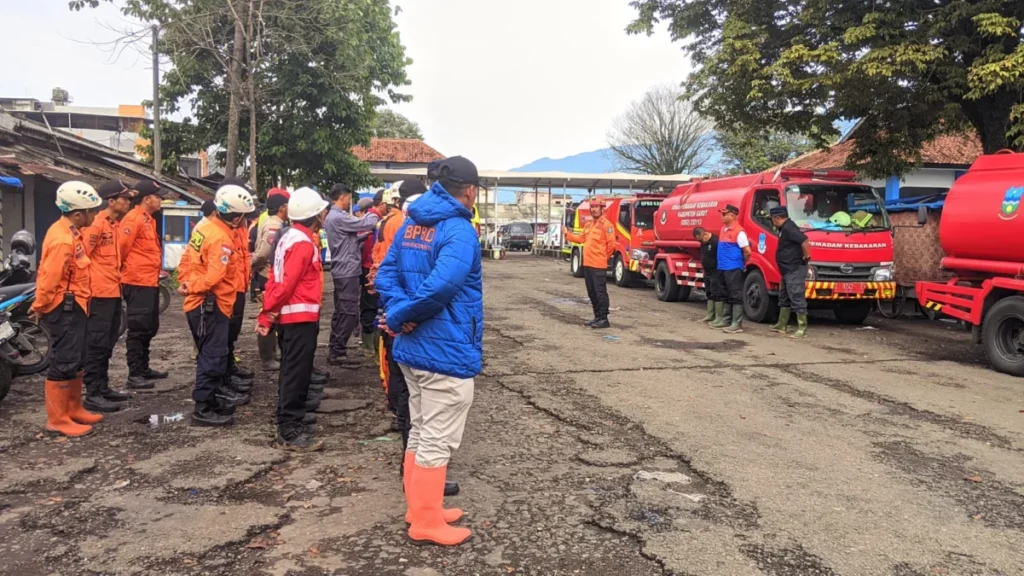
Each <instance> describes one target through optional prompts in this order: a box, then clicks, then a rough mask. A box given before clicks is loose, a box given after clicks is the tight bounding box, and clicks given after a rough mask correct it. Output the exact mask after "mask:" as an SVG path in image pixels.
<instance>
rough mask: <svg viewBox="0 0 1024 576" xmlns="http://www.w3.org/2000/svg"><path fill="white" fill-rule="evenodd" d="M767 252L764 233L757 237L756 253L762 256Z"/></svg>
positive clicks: (766, 241)
mask: <svg viewBox="0 0 1024 576" xmlns="http://www.w3.org/2000/svg"><path fill="white" fill-rule="evenodd" d="M767 251H768V235H767V234H765V233H764V232H761V234H760V235H759V236H758V237H757V253H758V254H764V253H765V252H767Z"/></svg>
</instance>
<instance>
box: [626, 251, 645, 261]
mask: <svg viewBox="0 0 1024 576" xmlns="http://www.w3.org/2000/svg"><path fill="white" fill-rule="evenodd" d="M629 258H630V260H637V261H640V260H646V259H647V251H646V250H630V251H629Z"/></svg>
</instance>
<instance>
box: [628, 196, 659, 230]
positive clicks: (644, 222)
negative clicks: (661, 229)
mask: <svg viewBox="0 0 1024 576" xmlns="http://www.w3.org/2000/svg"><path fill="white" fill-rule="evenodd" d="M660 207H661V199H657V200H637V201H636V216H634V217H633V221H634V222H633V224H634V226H636V227H637V228H639V229H641V230H650V229H652V228H654V213H655V212H657V211H658V208H660Z"/></svg>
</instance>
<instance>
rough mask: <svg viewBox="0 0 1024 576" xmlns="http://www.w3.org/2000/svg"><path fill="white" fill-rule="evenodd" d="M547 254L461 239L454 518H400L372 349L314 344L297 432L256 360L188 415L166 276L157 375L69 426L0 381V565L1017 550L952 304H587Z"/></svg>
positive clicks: (1003, 422) (979, 570)
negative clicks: (297, 445)
mask: <svg viewBox="0 0 1024 576" xmlns="http://www.w3.org/2000/svg"><path fill="white" fill-rule="evenodd" d="M567 268H568V266H567V265H566V264H565V263H564V262H558V261H554V260H547V259H540V258H534V257H532V256H528V255H511V256H510V257H509V258H508V259H507V260H504V261H487V262H486V263H485V274H484V280H485V310H486V312H485V313H486V317H485V327H486V332H485V342H484V346H485V367H484V373H483V374H482V375H481V377H480V378H479V379H478V380H477V390H476V396H475V401H474V405H473V409H472V411H471V414H470V419H469V423H468V426H467V430H466V436H465V440H464V445H463V448H462V449H461V450H460V451H459V452H458V453H457V454H456V455H455V457H454V460H453V462H452V466H451V468H450V477H452V478H453V479H456V480H458V481H459V482H460V484H461V486H462V493H461V494H460V495H459V496H457V497H454V498H450V499H449V500H448V505H450V506H451V505H455V506H460V507H462V508H463V509H464V510H466V518H465V519H464V520H463V521H462V522H461V524H462V525H464V526H468V527H470V528H471V529H473V531H474V536H473V539H472V540H471V541H470V542H469V543H467V544H465V545H463V546H460V547H457V548H454V549H438V548H431V547H427V548H418V547H415V546H412V545H410V544H409V543H408V542H407V541H406V539H405V535H404V523H403V522H402V515H403V513H404V505H403V497H402V493H401V484H400V479H399V477H398V473H397V469H398V463H399V460H400V458H401V454H400V452H401V444H400V441H399V439H398V436H397V434H395V433H393V432H391V431H390V419H389V417H388V415H387V413H386V411H385V408H384V398H383V393H382V391H381V389H380V383H379V380H378V379H377V378H376V374H375V369H374V368H373V367H371V366H367V367H366V368H363V369H360V370H355V371H342V370H338V369H336V368H332V369H331V372H332V374H331V384H330V385H329V387H328V391H329V392H330V393H331V395H332V398H331V399H330V400H328V401H325V404H327V403H328V402H330V403H331V404H332V406H331V408H332V409H335V410H337V412H332V413H329V414H322V415H321V416H320V427H319V428H320V434H321V435H322V436H323V437H324V438H325V440H326V449H325V451H324V452H322V453H317V454H303V455H294V454H286V453H282V452H278V451H276V450H273V449H272V448H270V443H271V441H272V435H273V420H272V416H273V409H274V402H275V394H276V375H275V374H269V373H260V374H258V376H257V379H256V383H255V390H256V393H255V396H256V399H255V401H254V403H253V404H252V405H250V406H247V407H245V408H242V409H240V411H239V422H238V424H237V425H236V426H235V427H233V428H231V429H229V430H210V429H203V428H193V427H190V426H189V425H188V417H187V414H188V412H189V411H190V410H191V403H190V401H189V399H188V398H189V388H190V386H191V383H192V380H193V376H194V373H193V371H194V367H193V365H192V363H191V344H190V342H189V339H188V331H187V328H186V326H185V322H184V316H183V315H182V313H181V311H180V301H175V302H174V303H172V307H171V309H170V310H168V312H166V313H165V314H164V316H163V317H162V324H163V327H162V329H161V333H160V334H159V335H158V337H157V339H156V340H155V341H154V366H156V367H157V368H163V369H170V370H171V371H172V376H171V378H169V379H168V380H166V381H163V382H161V384H160V386H159V388H158V390H157V391H156V392H153V393H145V394H143V393H140V394H137V395H136V396H135V397H134V398H133V399H132V400H131V401H130V402H129V404H128V407H127V409H126V410H124V411H122V412H119V413H117V414H114V415H111V416H109V417H108V418H107V420H106V421H105V422H103V423H102V424H100V425H99V426H98V427H97V432H96V433H95V434H93V435H92V436H89V437H86V438H81V439H73V440H62V439H59V438H54V437H53V436H49V435H46V434H42V433H41V431H42V427H43V424H44V423H45V415H44V412H43V400H42V379H41V378H40V377H26V378H22V379H19V380H18V381H16V383H15V385H14V389H13V390H12V392H11V394H10V395H9V396H8V397H7V399H5V400H4V401H3V403H2V404H0V455H2V462H3V466H2V467H0V574H5V575H6V574H11V575H18V576H35V575H40V576H41V575H51V574H60V575H90V576H95V575H99V574H118V575H120V574H159V575H178V574H181V575H200V574H203V575H236V574H237V575H264V574H266V575H280V576H284V575H293V576H300V575H301V576H313V575H326V574H337V575H342V574H344V575H349V574H351V575H402V576H432V575H437V574H443V575H462V574H465V575H475V574H506V575H507V574H534V575H562V574H566V575H568V574H584V575H588V574H593V575H624V576H631V575H648V574H650V575H658V574H679V575H703V574H708V575H723V576H733V575H735V576H743V575H748V574H749V575H756V574H768V575H805V574H808V575H810V574H827V575H832V574H836V575H894V576H916V575H923V576H931V575H935V574H948V575H957V574H964V575H967V574H970V575H985V576H991V575H1000V574H1007V575H1009V574H1024V535H1022V531H1024V459H1022V453H1021V452H1022V447H1024V399H1022V390H1024V388H1022V387H1024V381H1022V380H1020V379H1016V378H1012V377H1009V376H1005V375H1001V374H998V373H996V372H994V371H992V370H990V369H989V368H988V366H987V365H986V363H985V359H984V355H983V353H982V351H981V349H980V348H977V347H975V346H974V345H973V344H971V343H970V341H969V340H970V338H969V334H968V333H967V332H965V331H964V330H962V329H961V328H960V327H958V326H956V325H955V324H952V323H947V322H929V321H926V320H924V319H920V318H917V319H914V318H911V319H901V320H896V321H890V320H883V319H879V318H875V317H872V318H870V319H869V320H868V321H867V323H866V325H865V326H862V327H846V326H839V325H838V324H836V323H835V322H833V321H831V320H829V319H828V318H827V317H826V316H821V317H818V316H816V317H814V318H812V322H811V328H810V332H809V337H808V339H807V340H802V341H798V340H792V339H789V338H786V337H784V336H779V335H775V334H772V333H770V332H769V331H768V329H767V327H766V326H762V325H752V324H749V323H748V324H747V329H746V331H745V332H744V333H742V334H738V335H727V334H724V333H723V332H721V331H715V330H712V329H709V328H707V327H706V326H704V325H703V324H701V323H699V322H697V320H699V318H700V317H701V316H703V314H704V305H703V302H698V301H694V302H689V303H680V304H668V303H662V302H659V301H658V300H657V299H656V298H655V297H654V294H653V292H652V291H651V290H649V289H646V288H642V287H638V288H629V289H623V288H618V287H615V286H610V293H611V303H612V304H611V305H612V308H613V311H612V315H611V321H612V324H613V326H612V328H611V329H610V330H604V331H595V330H590V329H589V328H586V327H584V326H583V325H582V323H583V321H584V320H587V319H589V317H590V305H589V303H587V302H586V299H585V296H586V293H585V289H584V286H583V281H582V280H577V279H573V278H571V277H570V276H569V275H568V272H567ZM327 299H328V300H329V297H328V298H327ZM694 300H697V298H696V297H695V298H694ZM329 314H330V309H329V308H328V309H327V310H326V311H325V321H324V322H323V323H322V330H321V336H320V339H321V343H322V344H321V346H322V348H321V354H318V358H317V362H318V364H320V365H323V362H324V361H325V359H326V348H324V347H323V345H324V343H325V342H326V339H327V330H328V325H329ZM252 315H253V314H252V313H250V317H251V316H252ZM251 322H252V320H251V319H250V320H248V321H247V323H246V330H245V331H244V332H243V336H242V339H241V344H240V346H239V348H240V350H241V354H242V356H243V358H244V360H245V361H246V362H249V363H253V362H254V361H255V338H254V335H253V334H252V332H251ZM353 344H354V342H353ZM352 351H353V352H354V353H357V350H355V349H353V350H352ZM112 376H113V378H114V381H115V382H117V381H123V379H124V378H125V376H126V374H125V367H124V356H123V345H121V346H119V350H118V352H117V354H116V355H115V358H114V367H113V369H112ZM179 414H182V415H184V416H183V417H180V418H179V416H178V415H179ZM154 416H155V417H156V418H155V422H156V424H154V423H153V422H154Z"/></svg>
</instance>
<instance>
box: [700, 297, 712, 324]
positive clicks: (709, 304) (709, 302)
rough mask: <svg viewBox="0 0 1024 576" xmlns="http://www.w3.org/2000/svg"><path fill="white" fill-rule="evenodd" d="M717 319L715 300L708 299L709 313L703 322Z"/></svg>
mask: <svg viewBox="0 0 1024 576" xmlns="http://www.w3.org/2000/svg"><path fill="white" fill-rule="evenodd" d="M714 321H715V301H714V300H708V313H707V315H706V316H704V318H703V319H702V320H701V322H714Z"/></svg>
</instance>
